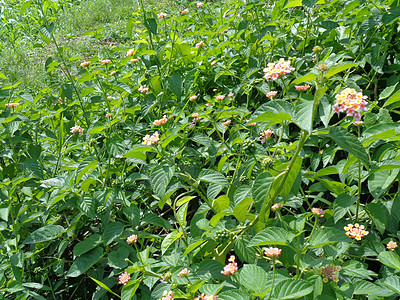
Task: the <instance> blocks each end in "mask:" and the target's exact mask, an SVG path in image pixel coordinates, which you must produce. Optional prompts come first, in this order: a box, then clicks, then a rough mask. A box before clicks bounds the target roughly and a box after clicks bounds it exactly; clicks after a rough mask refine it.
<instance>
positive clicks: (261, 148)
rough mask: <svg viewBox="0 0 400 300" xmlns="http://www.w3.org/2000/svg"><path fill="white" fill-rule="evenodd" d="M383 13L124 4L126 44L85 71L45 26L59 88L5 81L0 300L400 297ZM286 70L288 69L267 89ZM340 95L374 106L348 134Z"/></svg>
mask: <svg viewBox="0 0 400 300" xmlns="http://www.w3.org/2000/svg"><path fill="white" fill-rule="evenodd" d="M398 2H399V1H394V0H390V1H389V0H387V1H381V2H379V3H375V2H373V3H369V2H366V1H357V0H356V1H353V0H351V1H350V0H349V1H323V0H321V1H318V2H316V1H313V0H303V1H301V0H294V1H287V0H278V1H275V2H274V3H269V2H267V3H266V2H265V1H258V0H253V1H245V2H244V3H242V2H240V3H239V2H238V1H232V2H230V1H228V2H227V3H225V1H223V2H207V3H203V4H197V3H192V2H185V3H184V5H183V4H180V5H182V7H179V8H178V7H171V9H170V11H166V12H165V13H166V14H167V15H166V16H165V15H160V13H164V12H162V11H157V10H148V9H147V8H146V7H145V6H144V5H143V2H139V3H138V4H139V6H140V9H139V10H138V11H136V12H134V13H133V17H132V19H131V20H130V21H129V22H128V24H127V33H128V34H129V36H131V38H132V41H131V42H132V47H131V48H130V49H128V48H127V49H125V48H124V49H123V48H120V47H115V48H114V49H113V55H112V57H92V58H90V59H89V60H88V61H86V62H85V61H84V59H83V58H82V57H67V56H66V55H65V51H66V49H64V48H62V47H59V46H58V44H57V41H56V39H55V38H54V28H55V25H54V23H52V22H51V19H46V20H44V21H43V23H42V26H41V27H40V33H41V37H42V39H43V41H44V43H46V44H48V45H52V46H54V47H56V49H57V51H58V56H57V57H49V58H48V59H47V61H46V64H45V71H46V73H47V74H48V76H49V77H52V76H54V78H57V80H54V82H53V84H52V86H51V87H49V88H47V89H43V90H41V91H39V92H38V93H37V94H35V95H31V94H28V93H24V91H21V90H19V89H18V84H8V85H7V77H6V74H5V75H4V74H0V80H1V81H2V84H3V83H4V84H3V85H2V88H1V90H0V104H1V106H2V107H3V108H2V111H1V115H0V118H1V128H0V135H1V140H2V143H1V144H0V147H1V155H0V168H1V172H0V180H1V182H0V185H1V193H0V199H1V204H0V244H1V246H0V266H1V268H0V270H1V271H0V293H1V295H2V296H3V297H4V298H7V299H10V298H12V299H28V298H35V299H51V298H53V299H58V298H60V297H61V298H66V299H67V298H69V299H88V298H91V299H108V298H109V297H110V296H111V295H114V296H115V297H120V298H121V299H160V298H162V297H163V295H164V294H165V293H164V292H165V291H167V292H168V291H172V293H173V295H174V297H175V298H181V299H193V298H194V297H196V296H199V295H201V294H208V295H216V296H218V299H237V300H242V299H294V298H303V299H354V298H356V299H365V298H366V297H367V296H366V295H368V298H369V299H370V298H371V299H396V298H398V296H399V295H400V278H399V276H398V272H399V270H400V257H399V255H398V254H397V251H398V250H397V249H394V251H391V250H388V249H385V245H386V244H387V243H388V242H389V241H394V242H395V241H397V240H398V239H399V238H400V236H399V235H398V225H399V221H400V207H399V205H400V202H399V201H400V200H399V195H398V188H399V187H398V175H399V171H400V156H399V154H398V147H399V142H398V141H399V137H398V133H399V130H400V128H399V125H398V106H399V103H400V91H399V87H397V83H398V81H399V77H400V75H399V65H400V64H399V62H398V52H399V51H398V47H399V44H398V40H397V38H398V34H397V33H398V32H399V28H398V26H397V21H398V19H399V18H400V9H399V8H398V4H399V3H398ZM184 9H185V10H184ZM186 9H187V10H186ZM93 34H94V35H93V38H96V33H95V32H94V33H93ZM382 41H385V42H384V43H382ZM315 46H318V47H315ZM281 57H282V58H285V60H289V62H290V63H291V65H292V66H293V67H294V68H295V70H294V71H292V72H291V73H289V74H287V75H285V76H282V77H280V78H279V79H278V80H272V79H269V80H268V81H266V80H265V79H264V78H263V75H264V74H263V69H264V68H265V67H267V65H268V63H275V62H277V61H278V60H279V59H280V58H281ZM321 66H322V67H321ZM300 84H308V85H310V86H311V87H310V88H309V89H307V90H306V91H298V90H297V89H296V88H295V87H296V86H297V85H300ZM346 87H349V88H354V89H356V90H357V91H360V92H362V93H363V94H364V95H367V96H368V97H369V101H370V105H369V106H368V109H369V111H368V112H365V113H363V116H362V118H363V121H364V122H363V124H357V125H359V126H355V125H354V123H353V119H352V118H350V117H345V116H343V114H342V115H336V114H335V113H334V112H333V110H332V109H331V107H332V104H334V100H335V95H336V94H338V93H339V92H340V91H341V90H343V89H344V88H346ZM271 91H277V92H278V93H277V95H276V96H275V97H274V98H273V99H271V97H270V98H267V97H266V95H267V94H269V93H270V92H271ZM11 103H18V106H17V105H11ZM164 116H165V117H164ZM155 121H156V122H155ZM254 123H256V124H254ZM268 130H269V134H267V133H266V132H267V131H268ZM271 132H272V135H271ZM260 134H264V135H263V136H261V137H262V138H263V139H261V138H260ZM147 135H148V136H152V135H153V137H152V141H151V143H150V142H146V144H144V143H143V141H144V139H143V138H144V137H146V136H147ZM145 140H146V141H148V139H147V138H146V139H145ZM278 203H279V204H281V205H282V208H280V209H279V208H277V206H273V205H276V204H278ZM272 207H274V209H272ZM313 207H315V208H320V209H322V210H323V213H315V212H314V214H313V211H312V208H313ZM322 215H323V216H322ZM355 223H360V224H363V225H364V226H365V227H366V229H367V230H368V231H369V234H368V235H366V234H365V236H364V237H362V239H361V241H356V240H354V239H353V240H352V239H351V238H350V237H348V236H346V234H345V230H344V229H343V228H344V227H345V226H346V225H348V224H355ZM133 235H136V236H137V240H136V239H135V241H134V242H131V241H129V240H128V241H127V240H126V239H127V238H128V237H130V236H133ZM263 246H274V247H279V248H280V249H282V252H281V254H280V255H279V257H278V258H273V259H269V258H265V257H264V255H263V248H262V247H263ZM231 255H234V256H236V262H237V266H238V269H239V271H238V272H237V274H234V275H232V276H229V275H223V274H221V271H222V270H223V268H224V265H225V263H226V262H227V259H228V258H229V257H230V256H231ZM270 262H272V267H271V264H270ZM328 265H332V266H341V271H340V275H339V276H338V282H335V281H328V282H326V281H327V280H324V279H326V277H325V278H323V277H321V275H319V273H320V272H318V271H320V270H322V269H323V268H324V266H325V267H326V266H328ZM184 268H187V269H188V270H190V273H189V274H188V276H186V277H182V276H179V275H180V272H181V271H182V270H183V269H184ZM125 272H126V273H125ZM122 273H123V274H124V276H125V277H124V278H127V277H128V278H129V280H127V282H125V281H124V282H123V283H125V284H124V285H120V284H118V275H120V274H122ZM128 275H129V276H128ZM255 279H256V280H255ZM120 281H121V280H120ZM114 296H112V297H114ZM164 297H167V296H164ZM165 299H167V298H165Z"/></svg>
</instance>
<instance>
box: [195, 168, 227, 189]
mask: <svg viewBox="0 0 400 300" xmlns="http://www.w3.org/2000/svg"><path fill="white" fill-rule="evenodd" d="M198 179H200V180H203V181H206V182H211V183H216V184H219V185H222V186H225V187H229V182H228V180H227V179H226V178H225V176H224V175H222V174H221V173H219V172H217V171H215V170H212V169H203V170H201V172H200V173H199V176H198Z"/></svg>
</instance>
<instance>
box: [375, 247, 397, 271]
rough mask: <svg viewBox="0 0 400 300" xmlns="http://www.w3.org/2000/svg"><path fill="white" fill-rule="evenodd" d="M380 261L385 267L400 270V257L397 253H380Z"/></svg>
mask: <svg viewBox="0 0 400 300" xmlns="http://www.w3.org/2000/svg"><path fill="white" fill-rule="evenodd" d="M378 260H379V261H380V262H381V263H383V264H384V265H385V266H388V267H390V268H393V269H396V270H400V257H399V256H398V255H397V253H395V252H392V251H384V252H381V253H379V255H378Z"/></svg>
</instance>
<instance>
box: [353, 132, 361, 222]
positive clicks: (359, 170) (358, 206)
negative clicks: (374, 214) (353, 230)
mask: <svg viewBox="0 0 400 300" xmlns="http://www.w3.org/2000/svg"><path fill="white" fill-rule="evenodd" d="M360 132H361V131H360V126H358V137H359V138H360ZM361 168H362V167H361V162H360V160H358V198H357V206H356V217H355V220H354V223H357V221H358V211H359V209H360V201H361Z"/></svg>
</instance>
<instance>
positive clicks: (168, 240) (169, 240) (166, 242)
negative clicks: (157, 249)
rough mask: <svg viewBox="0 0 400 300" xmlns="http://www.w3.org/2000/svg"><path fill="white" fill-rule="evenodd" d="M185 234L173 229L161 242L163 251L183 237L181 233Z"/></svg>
mask: <svg viewBox="0 0 400 300" xmlns="http://www.w3.org/2000/svg"><path fill="white" fill-rule="evenodd" d="M182 234H183V232H182V231H176V230H174V231H172V232H171V233H169V234H168V235H167V236H166V237H165V238H164V239H163V241H162V243H161V252H162V254H164V253H165V251H167V250H168V248H169V247H170V246H171V245H172V244H173V243H174V242H175V241H176V240H177V239H179V238H180V237H181V235H182Z"/></svg>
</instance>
